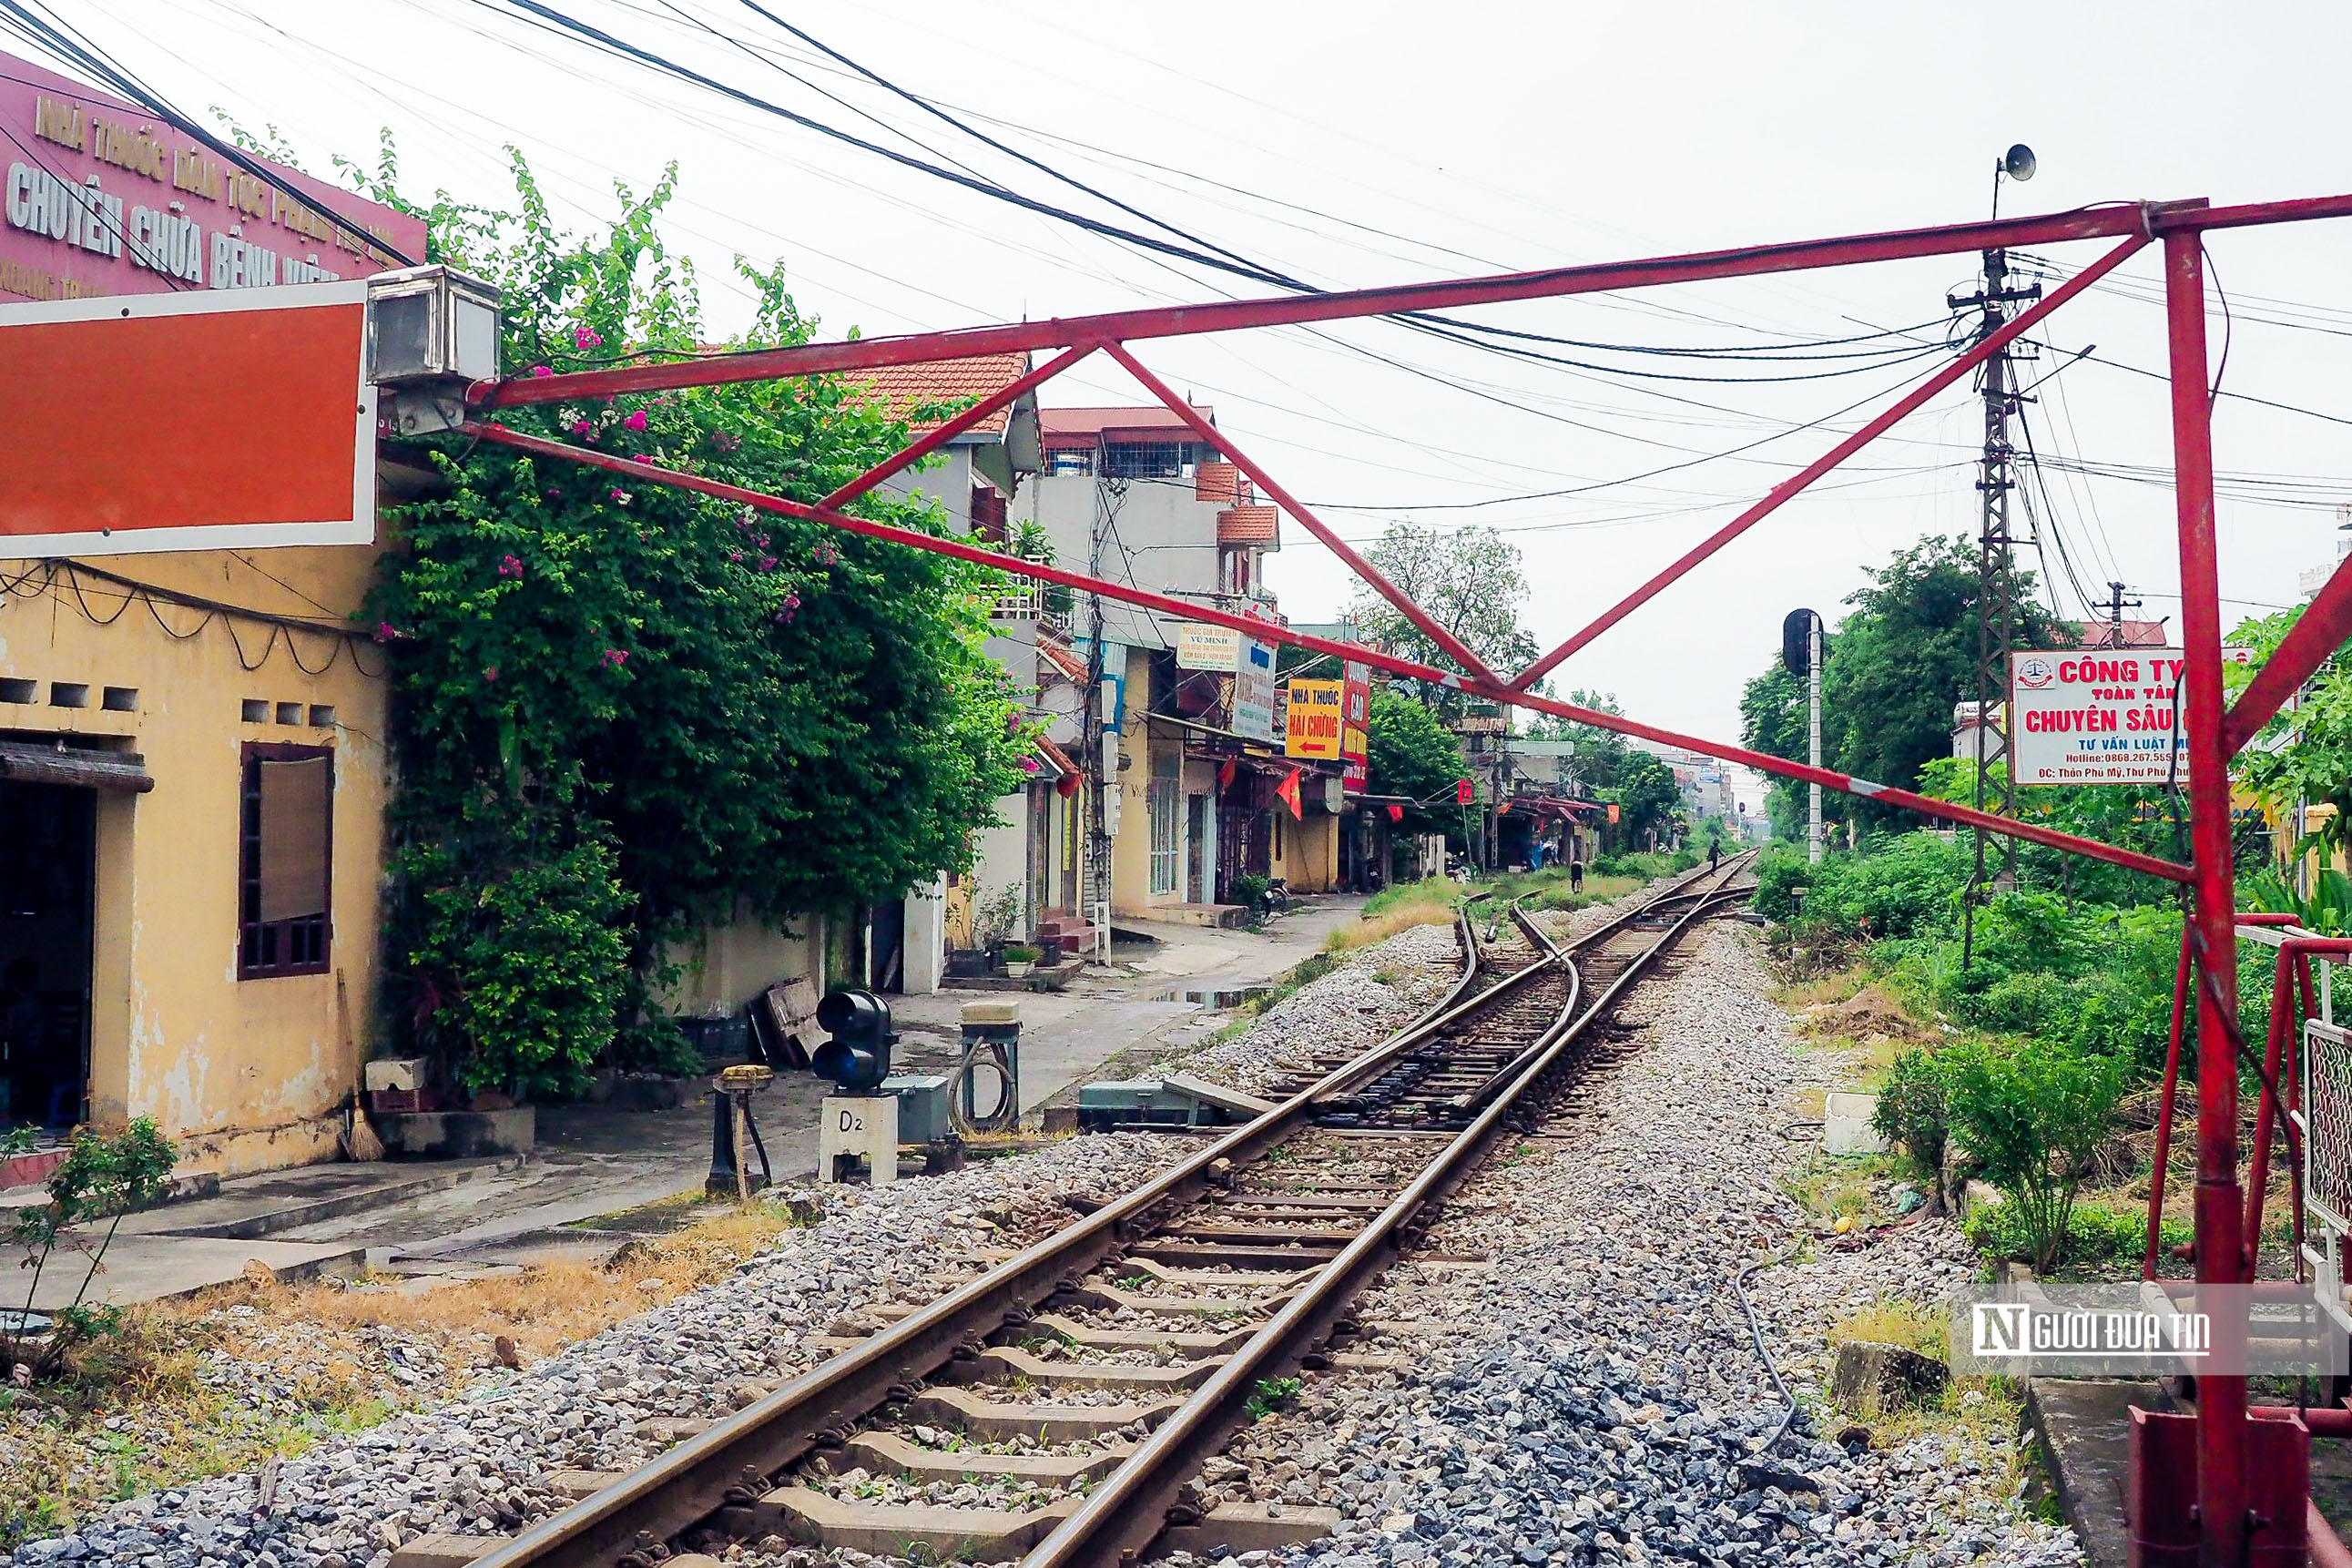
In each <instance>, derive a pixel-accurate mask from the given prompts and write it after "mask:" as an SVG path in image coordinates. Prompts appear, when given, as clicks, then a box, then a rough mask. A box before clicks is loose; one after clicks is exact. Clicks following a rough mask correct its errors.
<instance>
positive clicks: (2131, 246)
mask: <svg viewBox="0 0 2352 1568" xmlns="http://www.w3.org/2000/svg"><path fill="white" fill-rule="evenodd" d="M2146 244H2147V240H2146V239H2145V238H2143V237H2140V236H2138V235H2134V236H2133V237H2130V238H2129V239H2126V240H2125V241H2124V242H2123V243H2122V244H2121V245H2118V246H2116V247H2115V248H2114V249H2113V250H2110V251H2108V252H2107V253H2106V254H2105V256H2102V257H2101V258H2098V259H2097V260H2096V261H2094V262H2093V263H2091V265H2090V266H2088V267H2085V268H2083V270H2082V271H2080V272H2078V273H2076V274H2075V275H2074V277H2072V278H2070V279H2067V280H2066V281H2065V283H2064V284H2063V285H2061V286H2060V287H2059V288H2058V289H2054V290H2053V291H2052V293H2051V294H2050V296H2049V298H2047V299H2045V300H2041V301H2039V302H2038V303H2036V304H2035V305H2034V306H2033V307H2032V309H2031V310H2023V311H2021V312H2019V314H2018V315H2017V316H2015V317H2014V318H2012V319H2011V321H2010V322H2009V324H2008V325H2006V326H2004V327H2002V328H2001V329H2000V331H1995V332H1992V333H1990V334H1989V335H1988V336H1986V337H1985V338H1983V339H1981V340H1980V341H1979V342H1977V343H1976V345H1975V346H1974V347H1972V348H1970V349H1969V351H1968V353H1964V354H1962V355H1960V357H1959V358H1958V359H1956V360H1954V361H1953V362H1952V363H1949V364H1948V365H1946V366H1944V368H1943V369H1941V370H1939V371H1937V373H1936V374H1933V375H1931V376H1929V377H1928V378H1927V380H1925V381H1923V382H1921V383H1920V384H1918V385H1916V386H1915V387H1913V388H1912V389H1911V390H1910V391H1909V392H1906V393H1905V394H1904V395H1902V396H1901V397H1900V398H1898V399H1896V400H1895V403H1894V405H1892V406H1890V407H1889V408H1887V409H1886V411H1885V413H1883V414H1880V415H1879V416H1877V417H1876V418H1874V419H1873V420H1871V421H1870V423H1869V424H1867V425H1864V426H1863V427H1862V428H1861V429H1859V430H1856V431H1855V432H1854V433H1853V435H1851V436H1848V437H1846V438H1845V439H1844V440H1843V441H1840V442H1839V443H1838V444H1837V445H1836V446H1834V447H1831V448H1830V449H1829V450H1828V451H1826V452H1824V453H1822V455H1821V456H1820V457H1818V458H1814V459H1813V460H1812V462H1811V463H1809V464H1807V465H1806V466H1805V467H1804V468H1801V469H1800V470H1799V471H1798V472H1797V473H1795V474H1792V475H1790V477H1789V478H1787V479H1783V480H1781V481H1780V483H1779V484H1777V485H1775V486H1773V487H1772V492H1771V493H1770V494H1769V495H1768V496H1766V497H1765V498H1764V499H1763V500H1759V501H1758V502H1757V503H1756V504H1755V505H1754V506H1751V507H1749V508H1748V510H1746V511H1743V512H1741V513H1740V514H1739V515H1738V517H1735V518H1733V519H1732V520H1731V521H1729V522H1727V523H1725V524H1724V525H1723V526H1722V527H1721V528H1718V529H1717V530H1716V531H1714V532H1713V533H1711V534H1708V535H1707V536H1706V538H1705V539H1703V540H1701V541H1700V542H1698V543H1697V544H1695V545H1693V546H1692V547H1691V548H1690V549H1689V550H1688V551H1686V552H1684V554H1683V555H1682V557H1681V558H1680V559H1679V560H1677V561H1676V562H1675V563H1674V564H1673V565H1671V566H1669V567H1667V568H1666V569H1665V570H1664V571H1663V572H1661V573H1659V574H1657V575H1656V576H1654V577H1653V578H1651V579H1650V580H1649V581H1648V582H1646V583H1644V584H1642V585H1641V586H1640V587H1638V588H1636V589H1634V590H1633V592H1632V593H1630V594H1628V595H1625V596H1624V597H1623V598H1622V599H1620V600H1618V601H1617V603H1616V604H1615V605H1612V606H1611V607H1610V608H1609V609H1607V610H1604V611H1602V612H1601V615H1600V616H1598V617H1597V618H1595V619H1594V620H1593V621H1592V623H1591V625H1589V626H1586V627H1585V628H1584V629H1583V630H1582V631H1580V632H1578V633H1577V634H1576V635H1575V636H1574V637H1570V638H1569V639H1568V640H1567V641H1566V642H1564V643H1562V644H1560V645H1559V647H1556V648H1554V649H1552V650H1551V651H1550V652H1549V653H1548V654H1546V655H1544V656H1543V657H1542V658H1539V659H1538V660H1536V661H1535V662H1534V663H1533V664H1531V665H1529V666H1528V667H1527V668H1525V669H1523V670H1521V671H1519V673H1518V674H1517V675H1515V676H1513V677H1511V684H1512V685H1513V686H1516V687H1519V688H1521V689H1526V688H1528V687H1530V686H1533V685H1534V684H1535V683H1536V682H1537V681H1538V680H1541V679H1543V678H1544V677H1545V676H1546V675H1547V674H1549V673H1550V671H1551V669H1552V668H1553V667H1554V666H1555V665H1558V664H1559V662H1560V661H1561V660H1562V659H1564V658H1568V657H1569V656H1570V655H1571V654H1573V653H1575V652H1576V650H1577V649H1579V648H1580V647H1583V646H1584V645H1585V644H1587V643H1589V642H1591V640H1592V639H1593V638H1595V637H1599V636H1600V635H1601V633H1602V632H1605V631H1607V630H1608V629H1609V628H1610V627H1611V626H1615V625H1616V624H1617V623H1618V622H1619V621H1622V620H1623V619H1624V618H1625V617H1626V616H1630V615H1632V614H1633V612H1634V611H1635V610H1638V609H1640V608H1641V607H1642V606H1643V605H1646V604H1648V603H1649V602H1650V601H1651V600H1652V599H1654V598H1655V597H1656V596H1657V595H1659V594H1660V593H1662V592H1663V591H1664V589H1665V588H1666V587H1667V586H1668V585H1669V584H1672V583H1673V582H1674V581H1675V579H1676V578H1678V577H1680V576H1682V575H1683V574H1685V572H1688V571H1689V570H1690V569H1691V568H1692V567H1694V566H1696V565H1697V564H1698V563H1700V562H1702V561H1704V560H1706V558H1707V557H1708V556H1710V555H1712V554H1714V553H1715V552H1717V551H1718V550H1720V549H1722V548H1723V547H1724V546H1725V545H1727V544H1728V543H1730V542H1732V541H1733V540H1735V539H1737V538H1738V537H1739V536H1740V535H1741V534H1743V533H1745V532H1747V531H1748V530H1749V529H1750V528H1753V527H1754V526H1756V524H1758V523H1759V522H1761V521H1763V520H1764V519H1765V518H1767V517H1769V516H1770V515H1771V514H1772V513H1773V512H1775V511H1778V510H1780V508H1781V507H1782V506H1784V505H1786V504H1787V503H1788V502H1790V501H1791V500H1795V499H1796V497H1797V494H1798V492H1799V491H1801V490H1802V489H1804V488H1805V487H1806V486H1808V485H1810V484H1811V483H1812V482H1813V481H1814V480H1815V479H1820V478H1821V477H1822V475H1823V474H1826V473H1828V472H1829V471H1830V470H1831V469H1832V468H1836V467H1837V466H1838V465H1839V464H1840V463H1843V462H1844V461H1845V460H1846V459H1847V458H1851V457H1853V455H1854V454H1855V453H1856V452H1859V451H1861V450H1862V449H1863V448H1864V447H1866V446H1868V445H1870V443H1871V442H1873V441H1875V440H1876V439H1878V437H1881V436H1884V435H1885V434H1886V432H1887V431H1888V430H1890V429H1892V428H1894V426H1895V425H1896V424H1897V423H1898V422H1899V421H1901V420H1902V419H1904V418H1905V417H1906V416H1908V415H1910V414H1912V413H1913V412H1915V411H1916V409H1918V407H1919V406H1920V405H1922V404H1924V403H1926V402H1927V400H1928V399H1929V398H1931V397H1933V396H1935V395H1937V393H1939V392H1941V391H1943V390H1944V389H1945V388H1946V387H1948V386H1949V385H1951V384H1953V383H1954V382H1956V381H1958V380H1959V379H1960V378H1961V377H1962V376H1964V375H1966V374H1969V372H1970V371H1972V370H1974V369H1975V368H1976V367H1977V366H1979V365H1980V364H1982V363H1984V362H1985V361H1986V360H1988V359H1990V358H1991V357H1992V356H1993V355H1994V354H1995V353H1999V352H2000V350H2001V349H2003V348H2005V347H2007V346H2008V345H2009V344H2010V343H2011V342H2014V341H2015V340H2016V339H2017V338H2018V337H2019V336H2020V335H2021V333H2023V332H2024V331H2026V330H2027V329H2028V328H2030V327H2032V325H2033V324H2034V323H2035V322H2037V321H2041V320H2042V318H2043V317H2044V316H2047V315H2048V314H2050V312H2051V311H2053V310H2056V309H2057V308H2058V307H2059V306H2061V305H2063V304H2064V303H2065V302H2066V301H2067V300H2072V299H2074V297H2075V296H2076V295H2077V294H2080V293H2082V292H2083V290H2084V289H2088V288H2089V287H2090V286H2091V285H2092V284H2094V283H2096V282H2097V281H2098V280H2099V279H2102V278H2105V276H2106V275H2107V274H2108V273H2110V272H2112V271H2114V270H2115V269H2116V268H2118V267H2120V266H2122V265H2123V264H2124V262H2125V261H2126V260H2127V259H2128V258H2130V257H2131V256H2132V255H2133V254H2134V253H2136V252H2137V251H2138V250H2139V248H2140V247H2142V246H2144V245H2146Z"/></svg>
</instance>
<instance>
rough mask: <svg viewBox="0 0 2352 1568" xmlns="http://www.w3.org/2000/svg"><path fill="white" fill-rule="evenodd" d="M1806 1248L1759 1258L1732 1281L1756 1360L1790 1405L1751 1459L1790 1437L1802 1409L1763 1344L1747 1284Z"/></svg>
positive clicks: (1750, 1452) (1800, 1246)
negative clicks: (1754, 1346) (1754, 1349)
mask: <svg viewBox="0 0 2352 1568" xmlns="http://www.w3.org/2000/svg"><path fill="white" fill-rule="evenodd" d="M1804 1245H1805V1244H1804V1243H1803V1242H1801V1241H1800V1242H1798V1243H1797V1244H1796V1246H1794V1247H1790V1248H1789V1249H1788V1250H1787V1251H1786V1252H1783V1253H1781V1254H1780V1256H1779V1257H1777V1258H1759V1259H1757V1260H1756V1261H1755V1262H1753V1263H1751V1264H1749V1265H1748V1267H1747V1268H1743V1269H1741V1270H1740V1271H1739V1272H1738V1274H1736V1275H1734V1276H1733V1277H1732V1280H1731V1288H1732V1289H1734V1290H1736V1291H1738V1295H1739V1310H1741V1311H1743V1312H1745V1313H1747V1314H1748V1335H1749V1337H1750V1338H1752V1339H1753V1340H1754V1341H1755V1342H1756V1357H1757V1359H1758V1360H1759V1361H1761V1362H1762V1363H1764V1370H1765V1372H1766V1373H1769V1375H1770V1377H1771V1379H1772V1386H1773V1387H1775V1388H1777V1389H1779V1390H1780V1397H1781V1398H1782V1399H1784V1400H1786V1401H1787V1402H1788V1405H1789V1408H1788V1409H1787V1411H1785V1412H1784V1413H1783V1414H1782V1415H1781V1416H1780V1425H1779V1426H1775V1427H1773V1428H1772V1435H1771V1436H1769V1437H1767V1438H1765V1439H1764V1441H1763V1442H1761V1443H1759V1444H1758V1445H1757V1446H1756V1447H1753V1448H1751V1449H1749V1450H1748V1458H1751V1459H1760V1458H1763V1457H1764V1456H1765V1455H1767V1454H1769V1453H1770V1452H1771V1451H1772V1450H1773V1448H1774V1447H1776V1446H1777V1445H1778V1444H1779V1443H1780V1439H1781V1438H1783V1437H1785V1436H1788V1435H1789V1428H1790V1426H1793V1425H1795V1423H1796V1419H1797V1412H1798V1410H1799V1408H1800V1407H1799V1405H1798V1404H1797V1396H1796V1394H1794V1393H1793V1392H1791V1391H1790V1387H1789V1383H1788V1380H1787V1379H1786V1378H1784V1377H1782V1376H1781V1375H1780V1363H1779V1362H1776V1361H1774V1360H1773V1359H1772V1352H1771V1350H1770V1348H1769V1346H1767V1345H1766V1344H1765V1343H1764V1324H1763V1323H1762V1321H1760V1320H1759V1319H1758V1318H1757V1316H1756V1303H1755V1302H1754V1301H1752V1300H1749V1299H1748V1280H1750V1279H1754V1278H1755V1277H1756V1276H1757V1275H1758V1274H1759V1273H1761V1272H1762V1271H1763V1270H1765V1269H1767V1268H1777V1267H1779V1266H1780V1264H1783V1263H1786V1262H1788V1261H1789V1260H1790V1258H1794V1257H1796V1256H1797V1254H1798V1253H1799V1252H1800V1251H1801V1250H1802V1249H1803V1247H1804Z"/></svg>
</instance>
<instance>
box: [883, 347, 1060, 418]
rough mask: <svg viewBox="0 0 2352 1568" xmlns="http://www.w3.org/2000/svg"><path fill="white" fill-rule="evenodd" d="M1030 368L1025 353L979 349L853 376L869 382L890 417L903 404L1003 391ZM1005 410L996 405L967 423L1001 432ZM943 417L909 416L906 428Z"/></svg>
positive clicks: (959, 400)
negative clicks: (970, 353) (967, 355)
mask: <svg viewBox="0 0 2352 1568" xmlns="http://www.w3.org/2000/svg"><path fill="white" fill-rule="evenodd" d="M1026 374H1029V356H1028V355H1027V354H1025V353H1004V354H981V355H979V356H977V357H975V358H972V359H940V360H932V361H929V363H924V364H886V365H879V366H877V367H876V368H874V369H872V370H866V371H860V372H858V373H857V379H859V380H860V381H863V382H866V383H868V384H871V385H872V386H873V388H874V391H875V395H876V396H877V398H878V399H879V400H880V402H881V404H882V405H883V406H884V407H886V408H887V409H888V410H889V411H890V413H891V415H892V416H893V417H903V416H905V415H906V412H907V410H908V409H909V408H913V407H916V406H918V405H921V404H926V403H946V404H959V405H960V404H965V403H969V402H971V400H972V399H974V398H980V397H985V396H987V395H989V394H990V393H992V392H1002V391H1003V390H1004V389H1005V388H1006V387H1008V386H1010V385H1012V384H1013V383H1014V382H1016V381H1018V380H1020V379H1021V378H1022V377H1023V376H1024V375H1026ZM1005 413H1006V411H1005V410H1003V409H1001V408H1000V409H998V410H997V411H996V412H995V413H993V414H992V415H990V416H988V417H987V418H985V419H983V420H982V421H981V422H980V423H979V424H977V425H975V426H972V430H973V432H974V433H975V434H979V435H986V436H1002V435H1003V434H1004V420H1005ZM945 423H947V421H945V420H943V419H919V420H910V421H908V426H907V428H908V429H909V430H911V431H913V432H914V433H915V434H916V435H918V436H921V435H925V434H928V433H929V432H930V431H933V430H936V429H938V428H939V427H940V426H941V425H944V424H945Z"/></svg>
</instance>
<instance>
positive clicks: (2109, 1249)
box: [1960, 1199, 2267, 1279]
mask: <svg viewBox="0 0 2352 1568" xmlns="http://www.w3.org/2000/svg"><path fill="white" fill-rule="evenodd" d="M1960 1228H1961V1229H1962V1230H1963V1231H1965V1232H1966V1233H1967V1235H1968V1238H1969V1241H1971V1242H1972V1243H1974V1244H1975V1246H1976V1248H1977V1250H1978V1251H1979V1252H1981V1253H1983V1254H1984V1255H1985V1256H1986V1257H1987V1258H1991V1259H1993V1260H1995V1261H1999V1260H2000V1259H2002V1258H2028V1257H2031V1256H2032V1252H2031V1248H2030V1245H2029V1242H2028V1239H2027V1237H2026V1233H2025V1226H2024V1222H2023V1221H2021V1219H2019V1218H2018V1215H2017V1211H2016V1206H2015V1205H2011V1204H2005V1203H1979V1204H1972V1205H1969V1212H1968V1217H1967V1218H1966V1219H1964V1220H1962V1221H1961V1222H1960ZM2265 1228H2267V1226H2266V1227H2265ZM2157 1239H2158V1246H2159V1247H2162V1248H2170V1247H2177V1246H2179V1245H2181V1244H2183V1243H2185V1242H2187V1241H2188V1240H2189V1226H2187V1225H2186V1224H2184V1223H2182V1222H2181V1221H2179V1220H2176V1219H2174V1218H2172V1217H2171V1216H2170V1215H2167V1216H2166V1217H2165V1220H2164V1224H2163V1226H2162V1227H2161V1228H2160V1229H2159V1230H2158V1233H2157ZM2146 1248H2147V1210H2146V1209H2144V1208H2142V1209H2132V1208H2115V1207H2109V1206H2108V1205H2105V1204H2103V1203H2095V1202H2092V1201H2090V1200H2088V1199H2078V1200H2077V1201H2076V1203H2075V1205H2074V1209H2073V1211H2072V1212H2071V1213H2069V1214H2068V1215H2067V1216H2066V1238H2065V1240H2064V1241H2063V1242H2061V1243H2060V1244H2059V1248H2058V1268H2057V1273H2058V1274H2059V1275H2061V1276H2071V1277H2074V1278H2080V1279H2109V1278H2113V1279H2122V1278H2126V1277H2128V1276H2129V1275H2131V1274H2134V1273H2137V1270H2138V1268H2139V1266H2140V1259H2141V1257H2142V1256H2143V1254H2144V1252H2145V1251H2146Z"/></svg>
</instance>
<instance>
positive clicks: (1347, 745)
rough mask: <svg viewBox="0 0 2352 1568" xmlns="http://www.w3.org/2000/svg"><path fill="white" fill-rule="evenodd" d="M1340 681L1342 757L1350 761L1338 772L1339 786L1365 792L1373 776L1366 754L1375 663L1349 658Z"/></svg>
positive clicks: (1355, 793) (1368, 743)
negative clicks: (1362, 662)
mask: <svg viewBox="0 0 2352 1568" xmlns="http://www.w3.org/2000/svg"><path fill="white" fill-rule="evenodd" d="M1340 673H1341V677H1342V679H1341V680H1340V683H1339V760H1340V761H1341V762H1343V763H1346V764H1347V767H1346V770H1345V771H1344V772H1343V773H1341V774H1340V775H1339V787H1340V788H1341V789H1343V790H1345V791H1347V792H1348V793H1349V794H1351V795H1361V794H1363V793H1364V785H1365V784H1367V783H1368V782H1369V781H1370V768H1369V767H1368V766H1367V765H1366V763H1365V758H1366V756H1367V754H1368V752H1369V750H1370V741H1369V737H1368V730H1369V726H1370V722H1371V712H1372V667H1371V666H1370V665H1368V664H1359V663H1358V662H1357V661H1356V660H1354V659H1352V658H1351V659H1349V660H1348V662H1347V663H1346V665H1345V666H1344V667H1342V668H1341V671H1340Z"/></svg>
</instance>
